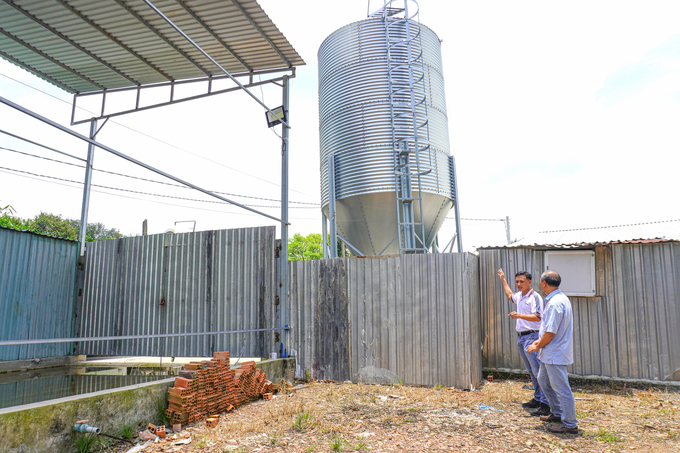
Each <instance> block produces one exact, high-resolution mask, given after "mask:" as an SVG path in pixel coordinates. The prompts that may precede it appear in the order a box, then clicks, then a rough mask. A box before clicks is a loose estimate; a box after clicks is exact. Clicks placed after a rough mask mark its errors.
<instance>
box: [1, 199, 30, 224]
mask: <svg viewBox="0 0 680 453" xmlns="http://www.w3.org/2000/svg"><path fill="white" fill-rule="evenodd" d="M14 214H16V211H15V210H14V208H13V207H12V205H9V204H8V205H7V206H1V205H0V226H3V227H6V228H12V229H14V230H25V229H26V222H25V220H24V219H22V218H21V217H16V216H15V215H14Z"/></svg>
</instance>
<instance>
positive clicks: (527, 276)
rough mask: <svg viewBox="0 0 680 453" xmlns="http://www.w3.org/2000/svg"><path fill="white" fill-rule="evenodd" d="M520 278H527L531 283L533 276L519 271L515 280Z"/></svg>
mask: <svg viewBox="0 0 680 453" xmlns="http://www.w3.org/2000/svg"><path fill="white" fill-rule="evenodd" d="M519 276H524V277H526V279H527V280H529V281H531V274H530V273H528V272H527V271H519V272H517V273H516V274H515V278H517V277H519Z"/></svg>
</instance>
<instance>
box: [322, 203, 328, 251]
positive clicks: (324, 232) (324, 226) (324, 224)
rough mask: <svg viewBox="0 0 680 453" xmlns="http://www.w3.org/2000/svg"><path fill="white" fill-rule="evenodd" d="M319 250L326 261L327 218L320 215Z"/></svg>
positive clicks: (324, 215)
mask: <svg viewBox="0 0 680 453" xmlns="http://www.w3.org/2000/svg"><path fill="white" fill-rule="evenodd" d="M321 250H322V251H323V259H328V217H326V214H324V213H323V212H322V213H321Z"/></svg>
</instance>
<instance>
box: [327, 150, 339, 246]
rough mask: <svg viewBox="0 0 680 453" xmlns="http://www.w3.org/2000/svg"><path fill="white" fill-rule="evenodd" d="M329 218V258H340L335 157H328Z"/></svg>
mask: <svg viewBox="0 0 680 453" xmlns="http://www.w3.org/2000/svg"><path fill="white" fill-rule="evenodd" d="M328 199H329V204H328V216H329V217H330V221H331V237H330V239H329V241H328V250H329V252H330V257H329V258H337V257H338V224H337V218H336V215H335V156H334V155H332V154H331V155H330V156H328Z"/></svg>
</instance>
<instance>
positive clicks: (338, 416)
mask: <svg viewBox="0 0 680 453" xmlns="http://www.w3.org/2000/svg"><path fill="white" fill-rule="evenodd" d="M527 384H530V382H528V381H518V380H495V381H494V382H490V383H489V382H487V383H485V385H483V386H482V387H481V388H480V389H479V391H462V390H457V389H451V388H413V387H406V386H390V387H385V386H376V385H363V384H350V383H346V384H340V383H309V385H308V387H307V388H303V389H299V390H290V391H289V392H288V393H282V394H279V395H275V398H274V399H272V400H269V401H262V400H260V401H257V402H254V403H251V404H248V405H246V406H243V407H241V408H239V409H237V410H236V411H234V412H232V413H229V414H226V415H223V416H222V418H221V419H220V422H219V424H218V425H217V427H215V428H212V429H210V428H207V427H206V426H205V424H204V423H199V424H197V425H194V426H190V427H188V428H187V429H186V430H184V431H182V432H181V433H179V434H177V437H176V438H175V439H171V438H170V439H167V440H165V441H161V442H159V443H155V444H150V445H148V446H147V447H146V448H144V449H143V450H141V451H143V452H145V453H147V452H149V453H150V452H180V451H181V452H184V451H189V452H239V453H240V452H268V453H269V452H329V451H341V452H350V451H372V452H436V451H461V452H468V451H470V452H476V451H482V452H523V451H532V452H609V451H630V452H655V453H666V452H680V435H679V434H678V433H679V432H680V393H677V392H668V391H666V390H658V389H644V390H643V389H635V388H630V387H628V388H626V387H625V386H617V387H616V388H613V387H604V386H592V385H591V386H585V387H583V388H573V390H574V394H575V397H576V411H577V417H578V421H579V434H578V435H571V434H559V435H556V434H552V433H549V432H548V431H546V430H545V428H544V425H545V424H544V423H542V422H540V421H539V420H537V418H536V417H532V416H531V415H530V414H529V413H528V412H527V411H526V410H524V409H522V407H521V406H520V404H519V403H521V402H524V401H527V400H529V399H531V397H532V396H533V392H532V391H531V390H528V389H525V388H523V387H526V386H527ZM178 443H180V444H179V445H178ZM118 448H120V449H119V450H117V451H127V449H126V448H123V447H122V445H119V447H118Z"/></svg>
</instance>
